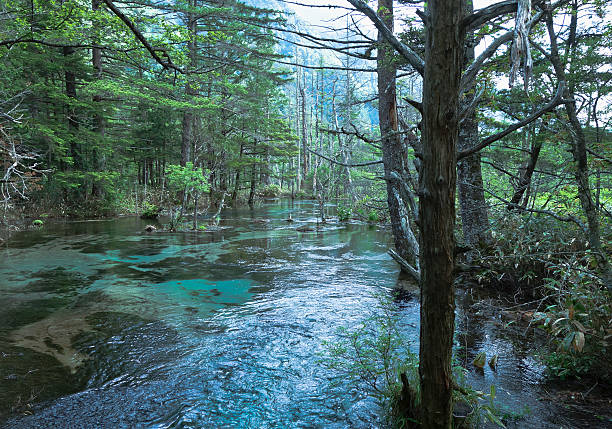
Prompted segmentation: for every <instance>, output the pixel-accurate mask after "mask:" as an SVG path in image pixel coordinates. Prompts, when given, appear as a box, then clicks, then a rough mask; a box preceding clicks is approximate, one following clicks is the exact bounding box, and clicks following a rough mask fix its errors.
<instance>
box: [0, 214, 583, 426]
mask: <svg viewBox="0 0 612 429" xmlns="http://www.w3.org/2000/svg"><path fill="white" fill-rule="evenodd" d="M330 210H331V211H333V208H332V207H330ZM290 213H291V215H292V217H293V219H295V222H293V223H288V222H286V221H285V220H284V219H286V218H287V217H288V216H289V214H290ZM315 213H316V207H315V205H314V204H313V203H311V202H299V203H298V202H296V203H295V205H292V204H290V203H289V202H269V203H265V204H263V205H262V206H260V207H258V208H256V209H254V210H250V209H240V210H230V209H228V210H225V211H224V212H223V216H222V217H223V220H222V222H221V224H220V227H221V228H220V229H219V230H216V231H214V232H198V233H174V234H171V233H164V232H156V233H152V234H147V233H144V232H143V229H144V226H145V225H146V222H145V221H141V220H140V219H137V218H120V219H113V220H107V221H95V222H70V223H57V224H54V223H49V224H48V225H46V226H45V227H44V228H43V229H41V230H33V231H26V232H23V233H19V234H17V235H15V236H14V237H13V238H12V239H11V241H10V242H9V243H8V245H7V246H5V247H3V248H2V249H1V250H0V252H1V253H0V255H1V256H0V279H2V281H1V282H0V303H1V306H0V382H1V385H0V413H1V414H2V417H0V426H2V427H11V428H12V427H15V428H30V427H31V428H43V427H44V428H47V427H49V428H50V427H54V428H55V427H57V428H64V427H65V428H71V427H75V428H89V427H108V428H122V427H153V428H166V427H176V428H216V427H219V428H221V427H253V428H272V427H278V428H372V427H381V426H382V425H383V423H382V419H381V416H380V410H379V408H378V406H377V404H376V402H375V401H374V400H373V399H372V398H371V397H368V396H367V395H365V394H364V390H363V388H361V387H360V386H358V385H356V384H355V383H354V382H352V381H351V380H348V379H345V378H344V377H342V376H341V374H339V373H337V372H334V371H333V370H331V369H328V368H326V367H324V366H322V365H321V364H320V363H319V362H318V361H319V359H320V353H321V352H323V351H324V350H325V347H324V345H323V341H324V340H328V341H332V342H333V341H335V340H337V339H338V335H339V331H338V328H340V327H355V326H358V325H359V324H360V322H362V321H364V320H365V319H366V318H367V317H369V316H370V315H371V314H372V312H373V311H376V308H377V303H378V298H377V297H376V295H377V294H380V293H381V292H382V293H383V294H390V291H391V290H392V289H393V288H394V287H395V286H396V284H397V277H398V268H397V266H396V265H395V263H394V262H393V261H392V260H391V259H390V258H389V257H388V256H387V254H386V251H387V248H388V246H389V245H390V237H389V235H388V232H387V231H386V230H385V229H384V228H381V227H379V226H373V225H366V224H360V223H334V222H331V223H329V224H327V225H325V226H323V227H322V228H315V231H313V232H306V233H300V232H297V231H296V228H297V227H299V226H301V225H304V224H307V223H308V224H312V225H313V226H314V225H315V223H316V214H315ZM331 214H333V213H331ZM416 301H417V300H415V299H407V300H404V301H398V302H397V309H396V310H397V312H399V314H400V315H401V325H402V329H403V330H404V331H405V334H406V336H407V337H408V338H412V339H413V340H414V341H415V344H414V345H413V348H416V347H417V345H416V340H417V339H418V317H419V308H418V303H417V302H416ZM485 322H486V321H485V320H483V318H479V317H478V316H477V315H473V317H472V316H471V315H470V317H466V315H465V314H462V313H461V312H460V313H459V315H458V325H459V326H460V327H461V329H462V331H463V333H464V334H465V335H464V337H462V338H465V339H466V340H465V341H466V344H465V346H466V347H465V354H466V356H465V359H466V360H469V359H471V358H473V356H474V355H475V353H477V352H478V351H480V350H482V349H483V348H484V349H486V350H488V351H489V352H490V353H491V352H497V353H499V354H500V358H499V369H498V371H497V372H493V371H491V370H490V369H489V368H486V369H485V372H483V373H478V372H477V371H472V372H470V374H468V378H469V379H470V380H471V381H472V382H473V383H474V384H475V385H477V386H478V387H480V388H482V389H483V390H485V391H486V390H487V389H488V386H489V385H490V384H491V383H494V384H496V386H497V390H498V396H499V397H500V398H501V401H502V402H503V403H504V404H506V406H507V407H509V408H510V409H514V410H516V411H520V410H521V409H522V408H523V406H524V405H525V404H528V405H530V406H531V408H532V410H535V412H534V413H532V415H531V417H528V420H524V421H523V422H522V423H518V424H517V426H516V427H559V422H566V421H567V419H570V418H572V419H573V418H574V417H573V416H571V417H570V416H569V414H568V413H567V411H564V410H563V409H562V407H560V406H555V405H554V404H548V405H542V404H541V403H540V402H539V401H538V398H539V396H540V395H541V392H542V390H541V388H540V384H539V383H540V382H542V380H543V378H542V370H543V368H542V367H541V365H539V364H538V363H537V361H536V360H535V359H533V358H531V357H530V356H529V355H528V354H527V353H525V352H523V351H522V349H521V348H520V347H518V346H515V344H514V343H513V342H512V340H511V339H508V338H506V337H505V336H504V335H503V334H502V333H503V330H501V329H497V328H496V327H495V326H497V325H489V324H486V323H485ZM468 339H469V344H467V342H468ZM461 341H462V340H461ZM559 419H561V420H559ZM574 421H575V420H574ZM1 422H4V423H1ZM525 424H526V425H527V426H525ZM3 425H4V426H3ZM576 427H578V426H576Z"/></svg>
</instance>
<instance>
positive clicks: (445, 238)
mask: <svg viewBox="0 0 612 429" xmlns="http://www.w3.org/2000/svg"><path fill="white" fill-rule="evenodd" d="M462 6H463V5H462V0H430V1H429V2H428V13H429V21H428V25H427V29H426V37H425V73H424V79H423V100H424V101H425V102H424V103H423V137H422V138H423V154H422V157H423V161H422V167H421V170H420V176H419V195H420V207H419V213H420V215H419V222H420V227H421V249H420V250H421V252H420V253H421V331H420V357H419V374H420V381H421V410H422V415H421V422H422V425H423V427H424V428H426V429H429V428H436V429H439V428H445V429H446V428H450V427H451V424H452V406H453V401H452V392H453V381H452V370H451V357H452V345H453V333H454V328H455V290H454V285H453V280H454V274H453V269H454V262H455V256H454V254H455V238H454V226H455V189H456V174H457V155H456V150H457V140H458V134H459V120H458V105H459V83H460V77H461V70H462V68H463V64H464V61H463V49H464V37H465V34H464V32H463V31H462V27H461V19H462V13H461V12H462V10H463V8H462Z"/></svg>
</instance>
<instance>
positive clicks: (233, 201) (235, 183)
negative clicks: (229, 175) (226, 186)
mask: <svg viewBox="0 0 612 429" xmlns="http://www.w3.org/2000/svg"><path fill="white" fill-rule="evenodd" d="M243 153H244V145H243V144H241V145H240V156H239V159H242V154H243ZM239 187H240V167H238V169H237V170H236V179H235V182H234V191H233V192H232V198H231V204H232V206H233V205H234V204H235V203H236V198H237V197H238V189H239Z"/></svg>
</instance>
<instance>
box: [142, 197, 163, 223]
mask: <svg viewBox="0 0 612 429" xmlns="http://www.w3.org/2000/svg"><path fill="white" fill-rule="evenodd" d="M160 212H161V207H158V206H156V205H155V204H151V203H149V202H147V201H145V202H144V203H143V205H142V213H141V215H140V218H141V219H157V216H159V213H160Z"/></svg>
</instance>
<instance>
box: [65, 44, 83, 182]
mask: <svg viewBox="0 0 612 429" xmlns="http://www.w3.org/2000/svg"><path fill="white" fill-rule="evenodd" d="M74 53H75V49H74V48H72V47H70V46H64V47H63V48H62V54H63V55H64V61H65V69H64V79H65V81H66V96H67V97H68V98H69V99H72V100H76V98H77V91H76V75H75V73H74V71H73V70H72V67H71V66H72V65H71V64H70V62H71V59H72V55H74ZM68 103H69V104H68V109H67V112H66V116H67V119H68V129H69V130H70V132H71V134H72V135H71V136H70V156H71V157H72V161H73V164H72V169H75V170H80V169H82V167H83V161H82V158H81V151H80V150H79V147H78V145H77V142H76V140H77V136H76V135H75V133H76V131H77V130H78V129H79V122H78V121H77V119H76V111H75V109H74V106H71V105H70V103H72V102H71V101H68Z"/></svg>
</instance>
